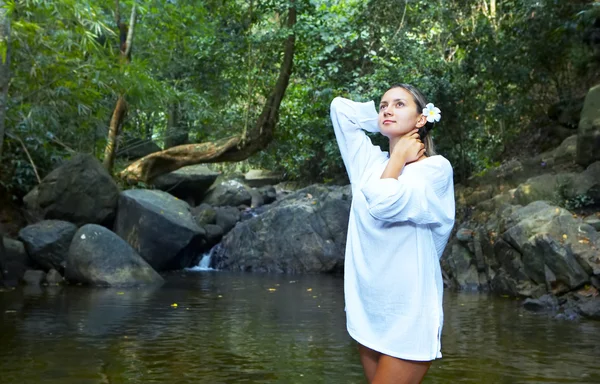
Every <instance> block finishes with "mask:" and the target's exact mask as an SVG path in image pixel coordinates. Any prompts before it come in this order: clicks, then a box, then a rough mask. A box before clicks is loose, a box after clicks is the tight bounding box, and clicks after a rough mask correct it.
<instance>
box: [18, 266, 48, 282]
mask: <svg viewBox="0 0 600 384" xmlns="http://www.w3.org/2000/svg"><path fill="white" fill-rule="evenodd" d="M44 280H46V272H44V271H39V270H33V269H28V270H27V271H25V274H24V275H23V281H24V282H25V284H26V285H33V286H40V285H42V282H44Z"/></svg>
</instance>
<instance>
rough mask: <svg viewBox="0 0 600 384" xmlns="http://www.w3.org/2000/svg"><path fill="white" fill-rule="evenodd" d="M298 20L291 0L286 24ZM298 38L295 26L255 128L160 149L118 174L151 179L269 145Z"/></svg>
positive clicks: (240, 157) (130, 179) (235, 157)
mask: <svg viewBox="0 0 600 384" xmlns="http://www.w3.org/2000/svg"><path fill="white" fill-rule="evenodd" d="M295 24H296V8H295V6H294V5H293V2H292V6H291V7H290V9H289V14H288V22H287V26H288V28H290V29H292V28H293V27H294V25H295ZM295 41H296V39H295V34H294V32H293V30H292V31H290V35H289V36H288V38H287V39H286V41H285V46H284V55H283V62H282V64H281V68H280V70H279V77H278V79H277V83H276V84H275V88H274V89H273V91H272V92H271V94H270V96H269V97H268V99H267V102H266V103H265V106H264V107H263V110H262V113H261V114H260V117H259V118H258V121H257V122H256V124H255V125H254V127H253V128H252V129H249V130H248V131H247V132H245V133H243V134H241V135H239V136H234V137H229V138H225V139H222V140H218V141H215V142H207V143H201V144H187V145H180V146H177V147H173V148H169V149H166V150H164V151H161V152H155V153H152V154H150V155H148V156H145V157H143V158H141V159H139V160H137V161H135V162H134V163H132V164H131V165H129V166H128V167H127V168H126V169H124V170H123V171H122V172H121V173H120V175H119V176H120V177H122V178H124V179H126V180H127V181H128V182H130V183H134V182H136V181H143V182H146V183H148V182H151V181H152V179H154V178H155V177H157V176H160V175H162V174H165V173H168V172H172V171H174V170H177V169H179V168H181V167H184V166H186V165H193V164H200V163H219V162H223V161H241V160H245V159H247V158H248V157H250V156H251V155H253V154H255V153H257V152H259V151H261V150H262V149H264V148H266V146H267V145H268V144H269V143H270V142H271V140H272V139H273V132H274V130H275V126H276V124H277V120H278V114H279V107H280V105H281V101H282V100H283V97H284V95H285V91H286V89H287V86H288V83H289V81H290V76H291V73H292V65H293V58H294V48H295Z"/></svg>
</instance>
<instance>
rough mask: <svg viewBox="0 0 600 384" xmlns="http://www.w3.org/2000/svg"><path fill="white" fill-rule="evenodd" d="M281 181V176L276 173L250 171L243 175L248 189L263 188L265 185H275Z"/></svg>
mask: <svg viewBox="0 0 600 384" xmlns="http://www.w3.org/2000/svg"><path fill="white" fill-rule="evenodd" d="M281 180H283V175H281V174H280V173H277V172H271V171H264V170H260V169H251V170H250V171H248V172H247V173H246V174H245V175H244V182H245V183H246V185H248V186H249V187H255V188H258V187H264V186H265V185H275V184H278V183H280V182H281Z"/></svg>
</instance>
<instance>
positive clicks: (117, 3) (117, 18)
mask: <svg viewBox="0 0 600 384" xmlns="http://www.w3.org/2000/svg"><path fill="white" fill-rule="evenodd" d="M115 22H116V24H117V27H119V24H121V12H119V0H115Z"/></svg>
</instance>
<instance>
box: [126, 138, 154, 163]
mask: <svg viewBox="0 0 600 384" xmlns="http://www.w3.org/2000/svg"><path fill="white" fill-rule="evenodd" d="M122 148H123V149H120V150H119V152H117V157H122V158H125V159H128V160H134V159H139V158H142V157H144V156H148V155H149V154H151V153H154V152H159V151H162V149H161V148H160V147H159V146H158V144H156V143H155V142H154V141H152V140H142V139H133V140H129V141H127V142H126V143H125V144H124V145H122Z"/></svg>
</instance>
